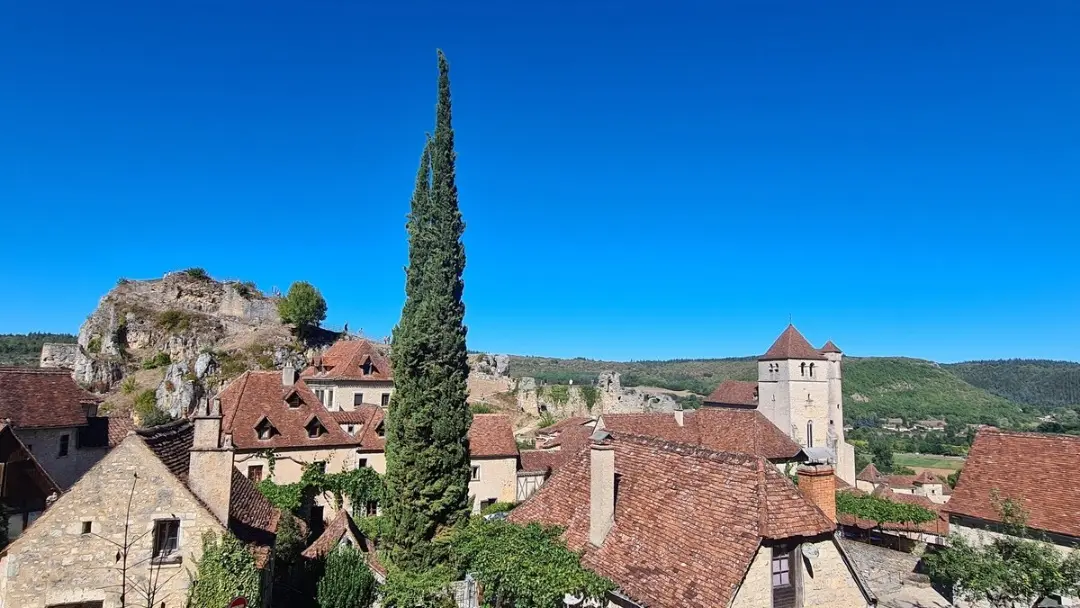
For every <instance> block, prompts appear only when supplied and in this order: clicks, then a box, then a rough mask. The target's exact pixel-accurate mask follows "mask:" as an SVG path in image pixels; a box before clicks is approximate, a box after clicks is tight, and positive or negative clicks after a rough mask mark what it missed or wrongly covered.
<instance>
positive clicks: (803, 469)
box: [798, 462, 836, 523]
mask: <svg viewBox="0 0 1080 608" xmlns="http://www.w3.org/2000/svg"><path fill="white" fill-rule="evenodd" d="M798 475H799V491H800V492H802V493H803V496H805V497H807V498H809V499H810V502H812V503H814V504H815V505H817V506H818V508H819V509H821V510H822V512H824V513H825V515H826V516H827V517H828V518H829V519H830V520H832V521H833V522H834V523H835V522H836V470H835V469H834V468H833V466H832V465H831V464H814V463H811V462H807V463H804V464H801V465H799V469H798Z"/></svg>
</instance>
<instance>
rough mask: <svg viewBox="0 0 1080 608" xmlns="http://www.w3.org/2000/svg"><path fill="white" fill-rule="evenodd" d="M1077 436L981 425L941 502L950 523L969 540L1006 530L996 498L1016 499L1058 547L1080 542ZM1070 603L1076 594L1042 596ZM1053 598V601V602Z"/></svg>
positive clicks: (1029, 522) (1050, 601) (1030, 521)
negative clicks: (953, 486) (949, 494)
mask: <svg viewBox="0 0 1080 608" xmlns="http://www.w3.org/2000/svg"><path fill="white" fill-rule="evenodd" d="M1077 470H1080V437H1076V436H1072V435H1051V434H1044V433H1020V432H1011V431H1000V430H997V429H994V428H984V429H982V430H980V431H979V432H978V433H977V434H976V436H975V441H974V442H973V443H972V445H971V450H970V451H969V452H968V457H967V461H966V462H965V464H964V470H963V472H962V473H961V474H960V480H959V481H958V482H957V484H956V489H955V490H954V491H953V495H952V499H951V500H949V502H948V503H947V504H946V505H944V506H943V507H942V509H943V510H944V511H945V512H946V513H947V514H948V516H949V524H950V529H951V530H952V531H953V532H955V533H956V534H959V535H961V536H964V537H966V538H967V539H968V540H970V541H973V542H976V543H978V542H985V541H987V540H989V539H991V538H993V537H995V536H998V535H1001V534H1004V533H1006V527H1005V522H1003V518H1002V513H1001V511H1000V501H1005V500H1010V501H1014V502H1015V503H1016V504H1017V506H1019V507H1020V508H1021V509H1022V510H1023V512H1024V515H1025V516H1026V525H1027V527H1028V528H1029V529H1030V530H1031V531H1033V532H1035V533H1036V534H1038V535H1039V536H1040V537H1042V538H1043V539H1045V540H1046V541H1048V542H1050V543H1052V544H1053V545H1054V546H1055V547H1057V548H1058V549H1060V550H1061V551H1075V550H1076V549H1077V547H1080V486H1077V485H1076V484H1074V483H1070V482H1069V480H1070V479H1072V475H1073V474H1074V473H1075V472H1076V471H1077ZM1044 599H1045V600H1046V601H1047V603H1043V604H1040V605H1045V606H1053V605H1065V606H1072V605H1077V604H1080V598H1069V597H1066V598H1044ZM1054 602H1057V603H1054Z"/></svg>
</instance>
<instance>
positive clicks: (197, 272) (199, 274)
mask: <svg viewBox="0 0 1080 608" xmlns="http://www.w3.org/2000/svg"><path fill="white" fill-rule="evenodd" d="M184 274H186V275H187V276H188V277H190V278H192V279H196V280H199V281H209V280H210V275H209V274H207V273H206V270H204V269H202V268H199V267H197V266H196V267H194V268H188V269H187V270H185V271H184Z"/></svg>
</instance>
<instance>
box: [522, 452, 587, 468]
mask: <svg viewBox="0 0 1080 608" xmlns="http://www.w3.org/2000/svg"><path fill="white" fill-rule="evenodd" d="M574 454H575V452H574V451H572V450H522V451H521V453H520V454H519V455H518V456H519V457H520V460H521V470H522V471H527V472H529V473H536V472H539V471H546V472H550V471H554V470H555V469H556V468H558V467H559V465H561V464H562V463H563V462H564V461H565V460H567V458H568V457H570V456H573V455H574Z"/></svg>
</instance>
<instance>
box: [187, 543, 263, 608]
mask: <svg viewBox="0 0 1080 608" xmlns="http://www.w3.org/2000/svg"><path fill="white" fill-rule="evenodd" d="M202 543H203V553H202V557H201V558H200V559H199V561H198V562H196V564H195V576H194V580H192V582H191V586H190V587H189V588H188V605H189V606H228V605H229V602H230V601H232V599H233V598H235V597H237V596H241V595H242V596H244V597H246V598H247V599H248V602H249V605H251V606H259V605H260V604H261V601H260V595H259V592H260V586H259V571H258V569H256V568H255V556H254V555H252V553H251V551H249V550H248V548H247V547H246V546H244V544H243V543H241V542H240V541H239V540H237V539H236V537H235V536H233V535H232V534H230V533H225V535H224V536H222V537H221V538H220V539H219V538H218V537H217V536H216V535H215V534H214V533H213V532H206V533H204V534H203V537H202Z"/></svg>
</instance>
